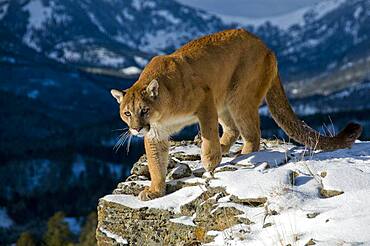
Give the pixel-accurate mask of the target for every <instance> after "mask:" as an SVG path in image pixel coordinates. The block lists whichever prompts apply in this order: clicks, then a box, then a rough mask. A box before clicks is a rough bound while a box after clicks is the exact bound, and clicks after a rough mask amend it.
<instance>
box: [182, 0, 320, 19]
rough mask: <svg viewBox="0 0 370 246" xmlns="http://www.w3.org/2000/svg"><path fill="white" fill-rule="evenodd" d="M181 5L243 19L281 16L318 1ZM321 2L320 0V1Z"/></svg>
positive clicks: (227, 0) (214, 0)
mask: <svg viewBox="0 0 370 246" xmlns="http://www.w3.org/2000/svg"><path fill="white" fill-rule="evenodd" d="M178 1H179V2H181V3H183V4H187V5H189V6H193V7H197V8H201V9H204V10H206V11H209V12H213V13H217V14H222V15H231V16H243V17H252V18H258V17H267V16H275V15H281V14H285V13H288V12H291V11H293V10H297V9H299V8H302V7H305V6H307V5H311V4H314V3H317V2H319V1H320V0H178ZM321 1H322V0H321Z"/></svg>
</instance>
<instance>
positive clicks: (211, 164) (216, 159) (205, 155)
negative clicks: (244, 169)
mask: <svg viewBox="0 0 370 246" xmlns="http://www.w3.org/2000/svg"><path fill="white" fill-rule="evenodd" d="M201 158H202V163H203V166H204V169H206V170H207V171H208V172H212V171H213V170H215V168H216V167H217V165H218V164H220V162H221V158H222V156H221V148H219V149H214V150H212V151H204V152H203V151H202V156H201Z"/></svg>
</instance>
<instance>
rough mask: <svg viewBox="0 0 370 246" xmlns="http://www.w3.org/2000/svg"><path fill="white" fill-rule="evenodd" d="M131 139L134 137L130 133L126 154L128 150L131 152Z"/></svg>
mask: <svg viewBox="0 0 370 246" xmlns="http://www.w3.org/2000/svg"><path fill="white" fill-rule="evenodd" d="M131 139H132V135H130V137H129V139H128V143H127V146H126V154H128V152H130V144H131Z"/></svg>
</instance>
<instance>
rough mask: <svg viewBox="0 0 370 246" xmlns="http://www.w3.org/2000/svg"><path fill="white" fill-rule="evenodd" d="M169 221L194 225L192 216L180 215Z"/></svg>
mask: <svg viewBox="0 0 370 246" xmlns="http://www.w3.org/2000/svg"><path fill="white" fill-rule="evenodd" d="M170 221H171V222H173V223H178V224H184V225H188V226H195V224H194V222H193V218H192V217H190V216H181V217H178V218H174V219H170Z"/></svg>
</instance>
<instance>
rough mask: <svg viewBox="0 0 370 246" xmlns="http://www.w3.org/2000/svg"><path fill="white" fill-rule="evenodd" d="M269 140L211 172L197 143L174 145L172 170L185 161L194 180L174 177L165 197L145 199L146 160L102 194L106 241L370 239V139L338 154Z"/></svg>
mask: <svg viewBox="0 0 370 246" xmlns="http://www.w3.org/2000/svg"><path fill="white" fill-rule="evenodd" d="M262 143H263V144H261V146H263V148H264V149H261V151H259V152H256V153H251V154H249V155H241V156H237V154H236V153H237V152H236V150H237V149H240V147H241V144H240V142H237V143H236V144H235V145H234V146H233V147H232V150H233V151H231V152H230V154H229V156H228V157H223V159H222V162H221V164H220V165H219V167H217V169H216V170H215V173H214V174H213V175H205V174H203V173H204V169H203V171H200V169H202V168H201V160H200V148H199V145H198V144H197V143H194V142H192V141H188V142H182V143H172V147H171V148H170V160H171V161H170V164H169V170H168V172H169V173H170V172H171V171H172V170H176V167H178V166H181V165H187V166H188V167H189V168H190V173H189V174H188V175H190V176H189V177H184V176H179V177H175V178H174V177H171V178H169V177H167V181H166V185H167V195H165V196H164V197H161V198H158V199H154V200H151V201H146V202H143V201H140V200H138V198H137V194H138V193H139V192H140V191H141V190H142V189H143V188H144V187H145V186H148V185H149V183H150V181H149V180H148V179H149V178H150V176H149V175H148V174H147V173H146V172H138V170H144V169H145V168H144V167H146V166H147V160H146V158H145V156H143V157H142V158H140V161H139V162H138V163H136V164H135V165H134V168H133V171H132V172H131V173H132V175H131V176H130V177H129V178H128V180H130V181H127V182H122V183H120V184H119V185H118V188H117V189H116V190H115V191H114V192H113V195H107V196H105V197H103V198H102V199H100V202H99V206H98V214H99V221H98V222H99V225H98V228H100V231H99V230H98V232H97V238H98V242H99V243H110V244H112V243H118V240H120V239H121V238H125V239H126V240H127V243H128V244H141V245H144V244H145V245H151V244H167V245H176V244H179V243H184V244H197V243H202V244H206V245H288V244H290V245H307V244H308V245H310V244H314V243H315V244H319V245H333V244H334V245H335V244H369V243H370V234H369V233H368V232H367V230H368V228H369V227H370V208H369V206H368V203H369V202H370V142H360V141H357V142H356V143H355V144H354V146H353V147H352V148H351V149H342V150H336V151H331V152H320V151H308V150H305V149H304V148H303V147H297V146H294V145H292V144H289V143H283V142H279V141H263V142H262ZM138 167H140V168H138ZM145 170H147V169H145ZM144 173H146V174H145V175H146V176H140V175H142V174H144ZM188 175H186V176H188ZM102 228H104V229H103V230H102ZM106 232H110V233H112V234H109V233H108V234H109V235H108V234H107V233H106ZM112 235H113V236H112Z"/></svg>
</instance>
